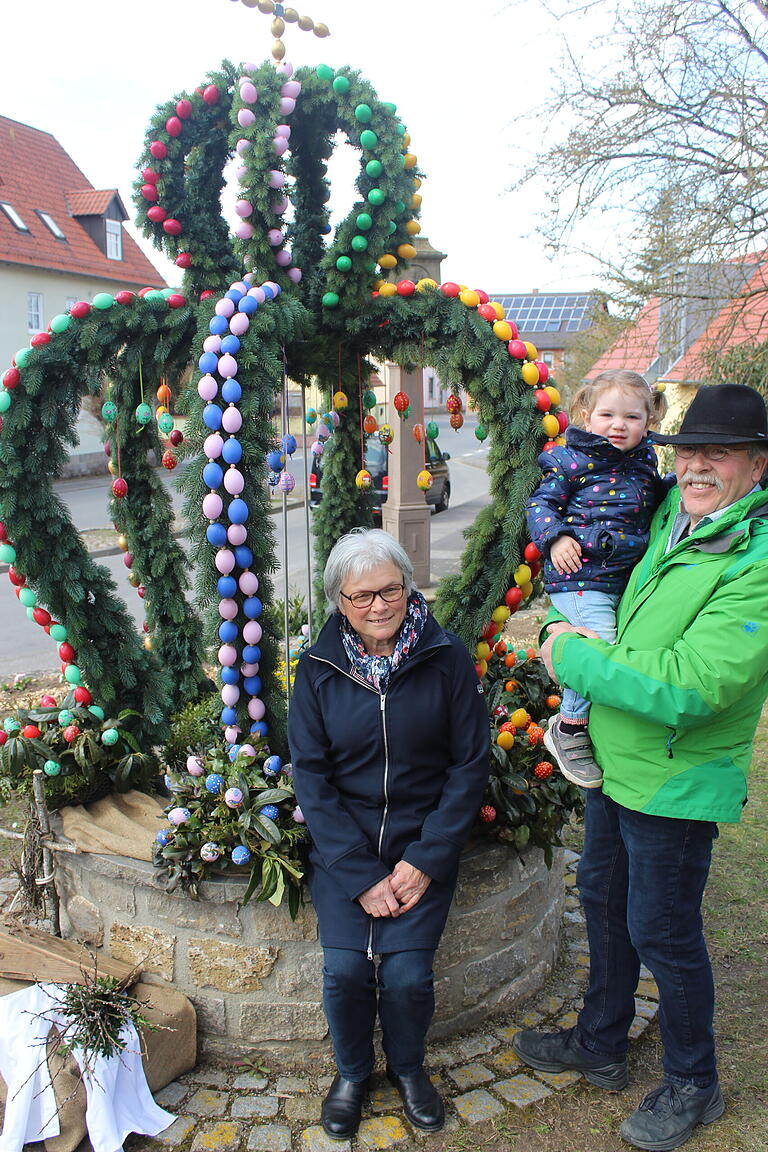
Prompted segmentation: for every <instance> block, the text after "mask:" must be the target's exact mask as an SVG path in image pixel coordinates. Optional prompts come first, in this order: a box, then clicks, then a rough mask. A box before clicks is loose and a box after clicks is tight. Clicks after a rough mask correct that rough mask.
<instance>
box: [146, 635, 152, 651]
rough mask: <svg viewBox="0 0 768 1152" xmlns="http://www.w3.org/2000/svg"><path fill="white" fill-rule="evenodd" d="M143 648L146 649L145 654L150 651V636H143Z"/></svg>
mask: <svg viewBox="0 0 768 1152" xmlns="http://www.w3.org/2000/svg"><path fill="white" fill-rule="evenodd" d="M144 647H145V648H146V650H147V652H151V651H152V637H151V636H145V637H144Z"/></svg>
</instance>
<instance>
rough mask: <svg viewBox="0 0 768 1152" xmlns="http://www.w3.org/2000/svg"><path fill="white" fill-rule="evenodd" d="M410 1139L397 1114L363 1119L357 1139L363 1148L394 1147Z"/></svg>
mask: <svg viewBox="0 0 768 1152" xmlns="http://www.w3.org/2000/svg"><path fill="white" fill-rule="evenodd" d="M407 1139H408V1132H407V1131H406V1129H405V1126H404V1125H403V1122H402V1120H399V1119H398V1118H397V1116H372V1117H371V1118H370V1119H369V1120H363V1121H362V1123H361V1125H360V1127H359V1129H358V1132H357V1140H358V1143H359V1145H360V1147H361V1148H394V1147H395V1146H396V1145H397V1144H401V1143H402V1142H403V1140H407Z"/></svg>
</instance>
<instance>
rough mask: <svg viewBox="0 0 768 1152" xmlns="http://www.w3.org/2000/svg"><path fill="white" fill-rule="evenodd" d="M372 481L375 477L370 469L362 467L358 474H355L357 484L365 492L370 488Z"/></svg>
mask: <svg viewBox="0 0 768 1152" xmlns="http://www.w3.org/2000/svg"><path fill="white" fill-rule="evenodd" d="M372 483H373V477H372V476H371V474H370V472H369V471H368V469H367V468H361V469H360V471H359V472H358V474H357V476H355V484H357V486H358V488H359V489H360V490H361V491H363V492H364V491H365V490H366V489H367V488H370V486H371V484H372Z"/></svg>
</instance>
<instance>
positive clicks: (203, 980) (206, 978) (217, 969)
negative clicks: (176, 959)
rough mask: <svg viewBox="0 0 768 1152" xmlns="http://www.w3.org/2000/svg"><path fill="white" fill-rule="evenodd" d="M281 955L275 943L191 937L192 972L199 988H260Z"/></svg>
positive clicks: (232, 989)
mask: <svg viewBox="0 0 768 1152" xmlns="http://www.w3.org/2000/svg"><path fill="white" fill-rule="evenodd" d="M279 955H280V953H279V951H278V949H277V948H275V947H274V946H272V945H267V946H265V947H256V946H253V945H248V946H246V945H243V944H231V943H230V942H229V941H228V940H207V939H205V938H204V937H195V938H194V939H192V940H190V941H189V946H188V949H187V961H188V964H189V975H190V978H191V980H192V981H193V982H194V983H195V984H196V985H197V986H198V988H205V987H208V988H218V989H219V990H220V991H221V992H256V991H257V990H258V989H259V988H261V986H262V983H263V982H264V980H266V978H267V976H269V974H270V972H271V971H272V969H273V968H274V966H275V964H276V963H277V958H278V956H279Z"/></svg>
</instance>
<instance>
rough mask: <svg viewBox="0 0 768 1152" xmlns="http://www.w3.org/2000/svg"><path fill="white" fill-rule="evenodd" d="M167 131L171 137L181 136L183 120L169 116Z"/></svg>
mask: <svg viewBox="0 0 768 1152" xmlns="http://www.w3.org/2000/svg"><path fill="white" fill-rule="evenodd" d="M165 130H166V132H167V133H168V135H169V136H181V120H179V118H178V116H169V117H168V119H167V120H166V122H165Z"/></svg>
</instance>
